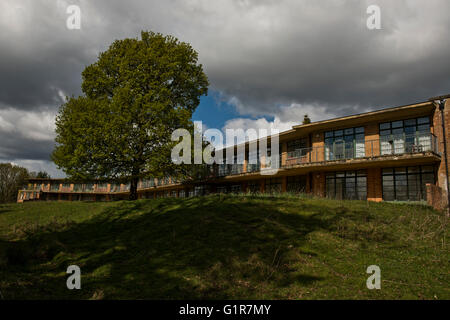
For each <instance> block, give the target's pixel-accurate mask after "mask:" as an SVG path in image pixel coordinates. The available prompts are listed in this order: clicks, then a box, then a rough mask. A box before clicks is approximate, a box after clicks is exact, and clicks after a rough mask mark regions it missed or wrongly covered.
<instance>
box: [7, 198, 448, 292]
mask: <svg viewBox="0 0 450 320" xmlns="http://www.w3.org/2000/svg"><path fill="white" fill-rule="evenodd" d="M448 234H449V218H448V217H445V215H443V214H442V213H439V212H437V211H434V210H432V209H430V208H428V207H425V206H420V205H408V204H391V203H368V202H363V201H333V200H324V199H314V198H308V197H301V198H299V197H294V196H288V195H287V196H279V197H269V196H255V197H251V196H229V195H228V196H224V195H222V196H219V195H214V196H207V197H198V198H189V199H158V200H139V201H136V202H128V201H121V202H110V203H85V202H72V203H71V202H59V203H57V202H48V203H46V202H41V203H39V202H34V203H25V204H11V205H0V291H1V293H2V295H3V297H4V298H5V299H37V298H41V299H80V298H81V299H90V298H92V299H114V298H119V299H133V298H137V299H450V290H449V283H450V276H449V271H450V265H449V261H450V254H449V244H448V242H449V236H448ZM71 264H76V265H78V266H80V267H81V273H82V284H81V286H82V288H81V290H68V289H67V288H66V279H67V277H68V275H67V274H66V273H65V272H66V268H67V266H69V265H71ZM369 265H378V266H379V267H380V268H381V279H382V282H381V290H368V289H367V287H366V279H367V277H369V275H368V274H366V268H367V267H368V266H369Z"/></svg>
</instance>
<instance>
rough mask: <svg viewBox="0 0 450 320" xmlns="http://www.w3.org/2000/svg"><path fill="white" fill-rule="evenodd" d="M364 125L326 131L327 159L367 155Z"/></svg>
mask: <svg viewBox="0 0 450 320" xmlns="http://www.w3.org/2000/svg"><path fill="white" fill-rule="evenodd" d="M365 155H366V152H365V141H364V127H358V128H348V129H345V130H335V131H328V132H325V160H339V159H352V158H362V157H365Z"/></svg>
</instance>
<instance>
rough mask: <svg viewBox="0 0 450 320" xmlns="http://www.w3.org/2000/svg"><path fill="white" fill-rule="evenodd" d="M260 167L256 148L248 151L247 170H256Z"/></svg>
mask: <svg viewBox="0 0 450 320" xmlns="http://www.w3.org/2000/svg"><path fill="white" fill-rule="evenodd" d="M260 168H261V159H260V158H259V155H258V150H252V151H249V153H248V158H247V172H256V171H259V170H260Z"/></svg>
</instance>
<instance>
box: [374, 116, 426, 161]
mask: <svg viewBox="0 0 450 320" xmlns="http://www.w3.org/2000/svg"><path fill="white" fill-rule="evenodd" d="M431 140H432V139H431V134H430V118H429V117H422V118H415V119H408V120H397V121H391V122H384V123H380V148H381V154H382V155H385V154H401V153H406V152H417V151H420V152H421V151H428V150H431V148H432V141H431Z"/></svg>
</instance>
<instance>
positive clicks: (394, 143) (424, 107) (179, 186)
mask: <svg viewBox="0 0 450 320" xmlns="http://www.w3.org/2000/svg"><path fill="white" fill-rule="evenodd" d="M449 97H450V95H449V96H441V97H436V98H432V99H430V100H429V101H425V102H421V103H416V104H411V105H405V106H399V107H394V108H388V109H382V110H378V111H372V112H367V113H363V114H356V115H351V116H346V117H341V118H336V119H330V120H325V121H318V122H313V123H310V124H304V125H297V126H294V127H293V128H292V129H291V130H288V131H285V132H282V133H280V135H279V147H280V169H279V170H278V172H277V173H276V174H275V175H264V174H261V170H263V169H264V163H263V162H264V161H262V163H261V162H260V161H259V157H258V155H257V154H255V153H254V152H250V153H249V145H248V143H247V144H246V145H245V148H246V156H245V160H244V163H243V164H236V163H233V164H224V165H213V166H211V167H210V168H209V169H208V170H209V171H208V175H207V176H205V177H204V178H203V179H202V180H201V181H191V182H187V183H186V182H185V183H179V182H177V181H175V180H173V179H171V178H170V177H167V178H164V179H156V178H155V179H146V180H143V181H140V183H139V187H138V194H139V197H140V198H159V197H190V196H196V195H204V194H208V193H228V192H269V193H270V192H294V193H300V192H301V193H310V194H313V195H316V196H321V197H330V198H336V199H359V200H369V201H383V200H384V201H427V202H428V203H429V204H430V205H432V206H434V207H435V208H438V209H443V208H444V207H446V206H447V203H448V200H447V190H448V176H449V175H448V167H447V159H448V156H447V149H448V147H449V141H450V140H449V139H450V136H449V131H450V128H449V123H450V100H446V99H447V98H449ZM235 148H236V146H235ZM269 148H270V146H269ZM449 151H450V149H449ZM254 158H256V159H258V161H257V163H256V164H255V163H253V164H250V163H249V162H254V161H249V159H254ZM128 194H129V185H128V184H118V183H107V182H100V181H92V182H86V183H74V182H71V181H68V180H65V179H31V180H30V181H29V185H28V187H27V188H26V190H20V191H19V194H18V202H23V201H27V200H68V201H74V200H90V201H108V200H115V199H126V198H127V197H128Z"/></svg>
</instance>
